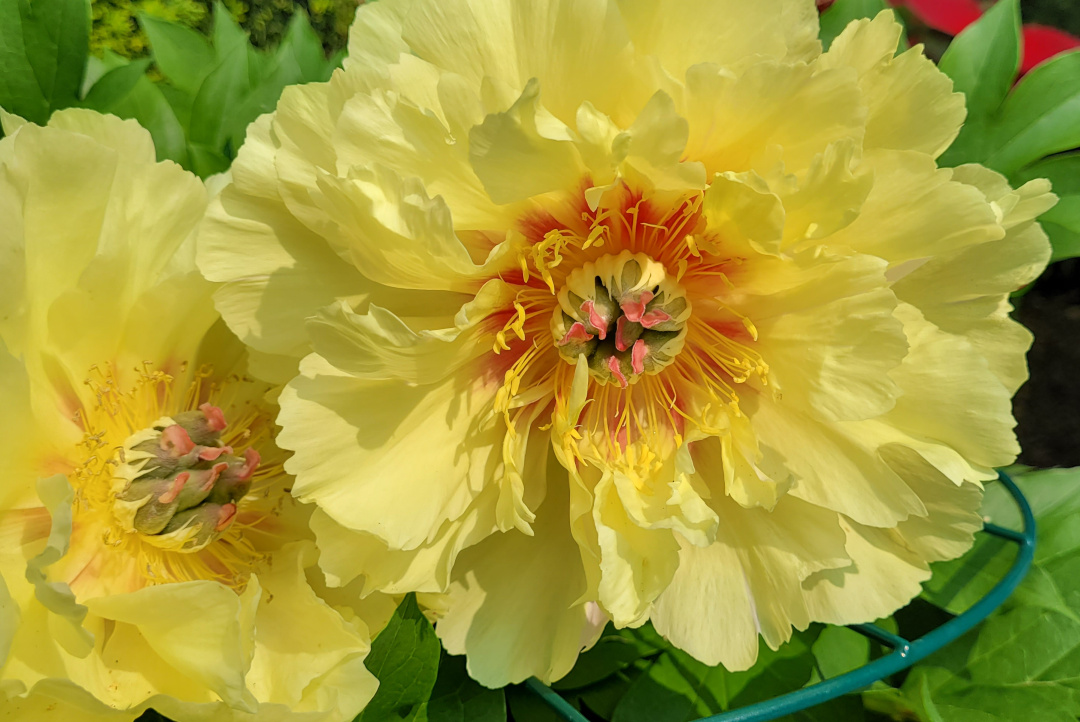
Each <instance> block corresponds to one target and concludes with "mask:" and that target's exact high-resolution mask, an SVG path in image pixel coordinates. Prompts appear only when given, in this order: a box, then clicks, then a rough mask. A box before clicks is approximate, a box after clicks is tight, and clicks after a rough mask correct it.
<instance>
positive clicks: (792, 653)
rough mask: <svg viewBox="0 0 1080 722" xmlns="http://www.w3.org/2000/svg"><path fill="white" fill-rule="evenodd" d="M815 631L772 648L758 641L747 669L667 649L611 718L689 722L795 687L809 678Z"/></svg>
mask: <svg viewBox="0 0 1080 722" xmlns="http://www.w3.org/2000/svg"><path fill="white" fill-rule="evenodd" d="M817 633H818V628H816V627H811V629H810V630H808V631H807V632H801V633H796V634H795V635H794V636H793V637H792V639H791V641H790V642H789V643H787V644H785V645H783V646H781V647H780V649H779V650H777V651H775V652H774V651H772V650H770V649H769V648H768V647H767V646H765V644H764V642H762V644H761V650H760V652H759V654H758V661H757V664H755V665H754V666H753V667H752V668H750V669H748V670H746V671H745V672H729V671H727V670H726V669H724V668H723V667H721V666H717V667H709V666H707V665H704V664H702V663H701V662H698V661H697V660H695V659H694V658H693V657H691V656H690V655H688V654H686V653H685V652H683V651H681V650H678V649H674V648H669V649H667V650H666V651H665V652H664V653H663V654H661V655H660V656H659V657H657V659H656V661H654V662H653V663H652V664H651V665H650V666H649V667H648V668H647V669H646V670H645V671H644V672H643V673H642V674H641V676H639V677H638V678H637V679H636V680H635V681H634V683H633V684H631V685H630V688H629V689H628V690H627V693H626V696H625V697H623V698H622V700H621V701H620V702H619V704H618V705H617V706H616V708H615V714H614V716H613V718H612V719H613V722H646V721H648V722H688V721H689V720H696V719H699V718H700V717H703V716H706V715H710V714H715V713H717V712H720V711H722V710H727V709H733V708H736V707H742V706H745V705H747V704H752V703H754V702H759V701H761V700H765V699H770V698H772V697H775V696H777V695H780V694H784V693H785V692H791V691H793V690H795V689H798V688H799V687H801V686H803V685H804V684H806V683H807V682H808V681H810V678H811V674H812V672H813V669H814V656H813V654H812V653H811V651H810V645H812V644H813V642H814V638H815V637H816V635H817Z"/></svg>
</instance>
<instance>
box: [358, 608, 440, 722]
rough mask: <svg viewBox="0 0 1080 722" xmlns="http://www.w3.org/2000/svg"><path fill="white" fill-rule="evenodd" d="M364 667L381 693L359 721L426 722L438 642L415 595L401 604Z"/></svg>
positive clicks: (373, 699)
mask: <svg viewBox="0 0 1080 722" xmlns="http://www.w3.org/2000/svg"><path fill="white" fill-rule="evenodd" d="M364 664H365V665H366V666H367V668H368V669H369V670H371V673H372V674H374V675H375V676H376V677H378V679H379V690H378V691H377V692H376V693H375V696H374V697H373V698H372V699H371V701H370V702H369V703H368V705H367V707H365V708H364V711H363V712H362V713H361V714H360V716H359V717H357V718H356V720H357V722H381V721H382V720H414V719H424V714H425V713H424V703H425V702H427V700H428V699H429V698H430V697H431V690H432V688H433V687H434V686H435V678H436V676H437V673H438V669H439V640H438V638H436V636H435V630H434V629H433V628H432V626H431V623H430V622H428V620H427V619H426V618H425V617H424V615H423V614H421V613H420V608H419V607H418V606H417V605H416V597H415V596H414V595H412V594H410V595H408V596H407V597H405V599H404V601H402V602H401V604H400V605H398V608H397V609H396V610H395V611H394V616H393V617H391V618H390V622H389V623H388V624H387V625H386V627H385V628H384V629H383V631H382V632H380V633H379V635H378V636H377V637H375V640H374V641H373V642H372V643H371V652H370V653H369V654H368V657H367V660H365V662H364Z"/></svg>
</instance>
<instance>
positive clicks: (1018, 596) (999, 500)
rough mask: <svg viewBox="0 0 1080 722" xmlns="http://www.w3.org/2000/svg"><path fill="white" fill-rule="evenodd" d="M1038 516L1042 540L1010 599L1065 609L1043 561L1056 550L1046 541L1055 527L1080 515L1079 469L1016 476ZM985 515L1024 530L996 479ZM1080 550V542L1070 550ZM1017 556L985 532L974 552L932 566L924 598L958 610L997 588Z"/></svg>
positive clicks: (988, 492)
mask: <svg viewBox="0 0 1080 722" xmlns="http://www.w3.org/2000/svg"><path fill="white" fill-rule="evenodd" d="M1015 479H1016V483H1017V484H1018V485H1020V488H1021V489H1022V490H1023V492H1024V494H1025V496H1026V497H1027V500H1028V502H1029V503H1030V504H1031V508H1032V510H1033V511H1034V513H1035V515H1036V517H1038V520H1039V521H1038V541H1039V543H1038V544H1037V545H1036V549H1035V563H1034V565H1033V568H1032V570H1031V572H1029V573H1028V577H1027V579H1026V580H1025V581H1024V583H1023V584H1022V585H1021V586H1020V587H1019V588H1018V589H1017V590H1016V592H1014V593H1013V597H1012V601H1014V602H1023V603H1025V604H1031V605H1037V606H1044V607H1047V608H1051V609H1056V610H1058V611H1061V610H1062V609H1063V607H1062V603H1061V601H1060V599H1059V596H1060V595H1059V593H1058V592H1057V591H1055V589H1054V584H1053V581H1052V579H1050V578H1049V577H1048V576H1047V573H1046V571H1045V569H1043V567H1042V565H1041V563H1040V561H1041V560H1042V559H1044V558H1045V556H1046V555H1047V554H1048V553H1050V552H1051V550H1052V549H1053V548H1052V547H1051V548H1048V544H1047V541H1048V539H1049V538H1050V536H1049V535H1050V534H1051V533H1052V532H1053V530H1055V529H1057V528H1058V527H1059V526H1060V525H1061V524H1062V523H1063V522H1062V520H1067V519H1069V518H1070V517H1074V516H1075V515H1076V514H1080V470H1074V469H1048V470H1045V471H1033V472H1029V473H1026V474H1021V475H1017V476H1016V477H1015ZM982 514H983V516H985V517H987V518H989V519H990V520H991V521H992V522H994V523H995V524H998V525H999V526H1005V527H1009V528H1012V529H1020V527H1021V521H1020V516H1019V512H1018V511H1017V509H1016V505H1015V503H1014V502H1013V500H1012V497H1011V496H1010V495H1009V493H1008V491H1007V490H1006V489H1005V487H1003V486H1002V485H1001V484H999V483H996V482H992V483H990V484H988V485H987V487H986V494H985V496H984V498H983V506H982ZM1073 550H1080V542H1078V544H1077V545H1076V546H1075V547H1070V551H1073ZM1015 558H1016V545H1015V544H1014V543H1012V542H1010V541H1006V540H1004V539H1001V538H999V537H996V536H992V535H990V534H987V533H985V532H980V533H979V534H978V535H977V536H976V541H975V545H974V546H973V547H972V549H971V551H969V552H968V553H967V554H965V555H964V556H962V557H961V558H959V559H954V560H952V561H949V562H939V563H937V564H934V565H933V570H934V575H933V577H931V579H930V581H928V582H927V583H926V584H925V585H924V586H923V597H924V598H925V599H927V600H929V601H931V602H933V603H934V604H936V605H938V606H939V607H942V608H943V609H947V610H948V611H950V612H952V613H953V614H960V613H961V612H963V611H965V610H967V609H968V608H969V607H970V606H971V605H972V604H974V603H975V602H976V601H978V600H979V599H980V598H982V597H983V596H985V594H986V593H987V592H988V591H990V589H992V588H993V586H994V585H995V584H997V583H998V581H1000V580H1001V578H1002V577H1003V576H1004V575H1005V574H1006V572H1008V570H1009V568H1010V567H1011V566H1012V563H1013V560H1014V559H1015Z"/></svg>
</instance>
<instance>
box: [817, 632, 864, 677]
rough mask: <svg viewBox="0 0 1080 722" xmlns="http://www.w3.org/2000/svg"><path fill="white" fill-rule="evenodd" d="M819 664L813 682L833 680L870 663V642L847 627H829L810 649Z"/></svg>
mask: <svg viewBox="0 0 1080 722" xmlns="http://www.w3.org/2000/svg"><path fill="white" fill-rule="evenodd" d="M810 650H811V651H812V652H813V654H814V660H815V661H816V662H817V665H816V669H815V670H814V678H813V679H812V680H811V681H815V682H816V681H818V680H821V679H832V678H833V677H839V676H840V675H842V674H846V673H847V672H850V671H852V670H854V669H858V668H859V667H862V666H863V665H864V664H866V663H867V662H869V661H870V640H869V639H867V638H866V637H864V636H863V635H861V634H859V633H858V632H856V631H853V630H851V629H848V628H847V627H833V626H828V627H825V628H824V629H822V630H821V634H819V635H818V638H817V640H816V641H815V642H814V645H813V646H812V647H811V648H810Z"/></svg>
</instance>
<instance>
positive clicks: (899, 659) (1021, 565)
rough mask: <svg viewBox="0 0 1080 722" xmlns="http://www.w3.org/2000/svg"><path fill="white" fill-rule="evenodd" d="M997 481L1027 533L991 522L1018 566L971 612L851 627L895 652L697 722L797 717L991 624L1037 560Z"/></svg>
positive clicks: (560, 709) (555, 699)
mask: <svg viewBox="0 0 1080 722" xmlns="http://www.w3.org/2000/svg"><path fill="white" fill-rule="evenodd" d="M998 478H999V479H1000V481H1001V483H1002V484H1004V485H1005V488H1006V489H1008V490H1009V493H1010V494H1011V495H1012V498H1013V500H1014V501H1015V502H1016V505H1017V507H1019V509H1020V516H1021V518H1022V519H1023V530H1022V531H1015V530H1013V529H1006V528H1004V527H1000V526H997V525H996V524H991V523H989V522H987V523H986V524H984V525H983V529H982V531H984V532H986V533H987V534H992V535H994V536H996V537H1000V538H1002V539H1006V540H1008V541H1011V542H1015V543H1016V544H1017V545H1018V546H1019V550H1018V553H1017V555H1016V560H1015V561H1014V562H1013V565H1012V567H1011V568H1010V569H1009V572H1008V573H1007V574H1006V575H1005V576H1004V577H1003V578H1002V579H1001V581H999V582H998V583H997V584H996V585H994V588H993V589H991V590H990V591H989V592H988V593H987V594H986V596H984V597H983V598H981V599H980V600H979V601H977V602H975V604H973V605H972V606H971V608H970V609H968V610H967V611H966V612H964V613H963V614H961V615H960V616H958V617H954V618H953V619H950V620H949V621H948V622H946V623H945V624H943V625H941V626H940V627H938V628H937V629H934V630H933V631H931V632H928V633H927V634H925V635H923V636H921V637H919V638H918V639H915V640H908V639H904V638H903V637H900V636H897V635H895V634H893V633H891V632H889V631H888V630H885V629H882V628H881V627H879V626H877V625H875V624H855V625H852V626H851V627H849V628H850V629H853V630H854V631H856V632H858V633H859V634H862V635H863V636H865V637H869V638H870V639H872V640H874V641H875V642H879V643H881V644H883V645H885V646H886V647H889V648H891V649H892V652H890V653H889V654H887V655H885V656H883V657H880V658H878V659H875V660H874V661H873V662H870V663H869V664H866V665H864V666H862V667H859V668H858V669H856V670H853V671H851V672H848V673H846V674H842V675H840V676H838V677H833V678H832V679H827V680H824V681H822V682H818V683H817V684H814V685H811V686H809V687H804V688H802V689H799V690H795V691H794V692H789V693H787V694H784V695H781V696H779V697H775V698H773V699H770V700H765V701H764V702H758V703H756V704H751V705H747V706H745V707H740V708H738V709H733V710H729V711H727V712H721V713H720V714H715V715H712V716H710V717H703V718H701V719H700V720H698V722H766V720H773V719H776V718H778V717H783V716H784V715H788V714H793V713H795V712H798V711H800V710H804V709H806V708H808V707H813V706H814V705H817V704H821V703H822V702H827V701H828V700H830V699H834V698H836V697H839V696H841V695H844V694H848V693H849V692H856V691H858V690H860V689H863V688H865V687H868V686H870V685H871V684H873V683H874V682H876V681H877V680H879V679H883V678H885V677H888V676H890V675H893V674H896V673H897V672H899V671H900V670H902V669H906V668H907V667H910V666H911V665H913V664H915V663H916V662H918V661H920V660H922V659H924V658H925V657H927V656H929V655H930V654H932V653H933V652H936V651H937V650H939V649H941V648H942V647H944V646H945V645H947V644H950V643H951V642H954V641H955V640H956V639H957V638H958V637H960V636H961V635H962V634H964V633H965V632H967V631H969V630H971V628H972V627H974V626H975V625H976V624H978V623H979V622H981V621H982V620H984V619H986V618H987V617H988V616H989V615H990V613H991V612H993V611H994V610H995V609H997V608H998V607H999V606H1001V604H1002V602H1004V601H1005V600H1006V599H1008V597H1009V595H1010V594H1012V592H1013V590H1014V589H1016V587H1017V585H1019V584H1020V582H1021V580H1023V578H1024V575H1026V574H1027V572H1028V569H1030V568H1031V560H1032V559H1033V558H1034V555H1035V517H1034V515H1032V513H1031V507H1030V506H1029V505H1028V502H1027V499H1025V498H1024V495H1023V493H1022V492H1021V491H1020V489H1019V488H1018V487H1017V486H1016V484H1015V483H1014V482H1013V480H1012V479H1010V478H1009V476H1008V475H1007V474H1006V473H1005V472H998ZM526 685H527V686H528V688H529V689H530V690H532V691H533V692H534V693H535V694H536V695H538V696H539V697H540V699H542V700H543V701H544V702H545V703H546V704H547V705H548V706H550V707H551V708H552V709H553V710H554V711H555V713H556V714H558V715H559V716H560V717H562V718H563V719H564V720H567V722H589V720H588V718H586V717H585V716H584V715H582V714H581V712H579V711H577V710H576V709H574V707H573V705H571V704H570V703H569V702H567V701H566V700H565V699H563V698H562V697H561V696H560V695H559V694H558V693H557V692H555V690H553V689H551V688H550V687H548V686H547V685H545V684H543V683H542V682H540V680H538V679H536V678H535V677H534V678H532V679H530V680H528V681H527V682H526Z"/></svg>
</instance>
